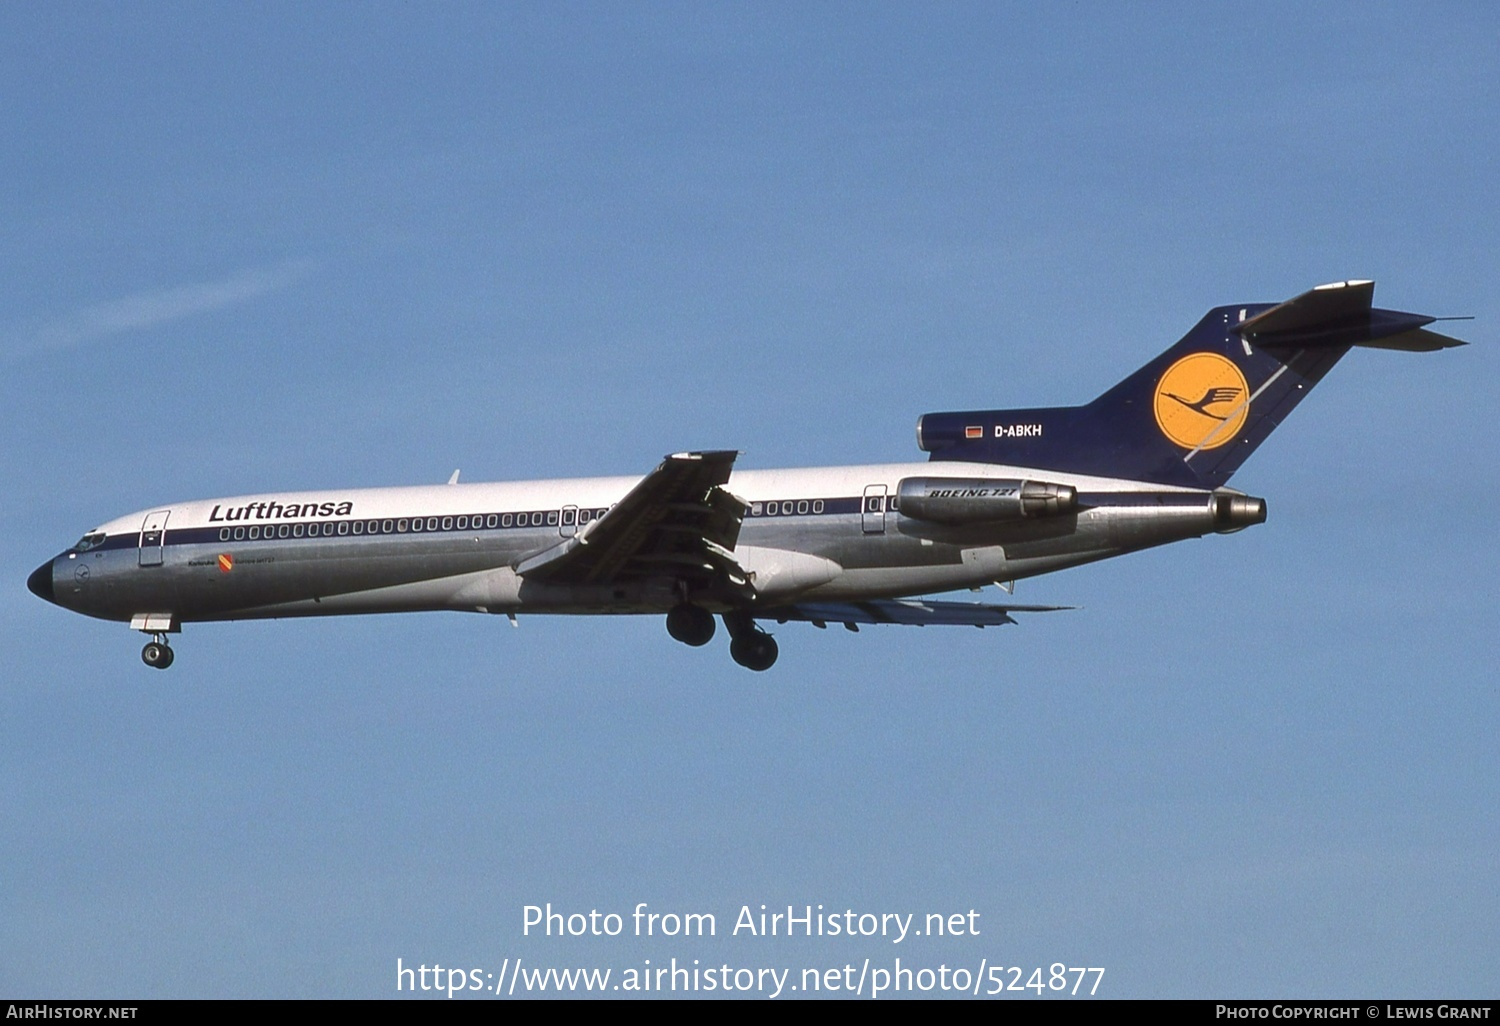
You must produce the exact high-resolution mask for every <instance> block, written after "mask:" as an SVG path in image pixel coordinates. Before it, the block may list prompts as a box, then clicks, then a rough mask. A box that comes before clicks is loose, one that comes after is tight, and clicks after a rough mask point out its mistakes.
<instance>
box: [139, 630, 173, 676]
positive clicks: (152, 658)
mask: <svg viewBox="0 0 1500 1026" xmlns="http://www.w3.org/2000/svg"><path fill="white" fill-rule="evenodd" d="M172 659H173V656H172V646H171V645H168V644H167V636H166V635H165V634H153V635H151V640H150V641H148V642H146V647H145V648H143V649H141V662H143V663H145V664H146V665H147V666H149V667H151V668H152V669H155V670H165V669H166V668H167V667H168V666H171V665H172Z"/></svg>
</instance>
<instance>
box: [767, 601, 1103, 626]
mask: <svg viewBox="0 0 1500 1026" xmlns="http://www.w3.org/2000/svg"><path fill="white" fill-rule="evenodd" d="M1072 608H1073V607H1072V606H1018V605H986V604H984V603H979V602H929V601H927V600H925V599H874V600H872V601H869V602H798V603H796V604H795V605H790V606H776V607H774V608H771V609H755V610H751V615H752V616H754V617H755V618H756V619H757V620H775V621H776V622H777V623H786V622H787V621H788V620H802V621H806V622H808V623H812V624H815V625H817V626H819V627H824V626H827V625H828V624H830V623H841V624H843V625H844V626H846V627H850V628H851V629H852V627H853V625H854V624H859V623H903V624H909V625H912V626H916V627H926V626H946V627H952V626H966V627H998V626H999V625H1001V624H1006V623H1015V622H1016V621H1015V620H1013V619H1011V617H1010V614H1011V613H1052V612H1057V611H1058V610H1063V609H1072Z"/></svg>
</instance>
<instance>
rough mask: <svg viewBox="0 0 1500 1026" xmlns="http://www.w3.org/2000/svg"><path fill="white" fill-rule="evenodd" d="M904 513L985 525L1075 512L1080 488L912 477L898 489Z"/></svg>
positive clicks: (941, 521) (899, 505) (898, 505)
mask: <svg viewBox="0 0 1500 1026" xmlns="http://www.w3.org/2000/svg"><path fill="white" fill-rule="evenodd" d="M896 508H897V509H899V510H900V511H901V513H902V515H904V516H908V517H915V518H916V519H918V520H930V521H932V522H933V523H937V524H982V523H992V522H995V521H1002V520H1023V519H1029V518H1032V517H1051V516H1057V515H1058V514H1060V513H1071V512H1072V511H1073V510H1075V509H1077V508H1078V490H1077V489H1076V488H1074V487H1073V486H1072V485H1065V484H1053V483H1052V482H1049V481H1015V480H1002V479H997V478H987V477H980V478H958V477H908V478H903V479H902V481H901V484H900V485H899V486H897V490H896Z"/></svg>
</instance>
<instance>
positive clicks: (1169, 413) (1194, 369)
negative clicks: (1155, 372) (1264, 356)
mask: <svg viewBox="0 0 1500 1026" xmlns="http://www.w3.org/2000/svg"><path fill="white" fill-rule="evenodd" d="M1155 413H1156V426H1157V427H1159V428H1161V433H1162V434H1164V435H1166V436H1167V437H1168V438H1170V439H1171V440H1172V441H1173V442H1175V443H1177V444H1178V445H1180V446H1182V447H1183V448H1184V449H1217V448H1218V447H1219V446H1221V445H1223V444H1225V443H1226V442H1229V441H1232V440H1233V439H1234V436H1235V435H1237V434H1239V431H1240V428H1241V427H1243V426H1244V424H1245V418H1246V417H1247V416H1249V414H1250V386H1249V384H1247V383H1246V381H1245V375H1243V374H1241V373H1240V369H1239V368H1238V367H1236V366H1235V365H1234V364H1233V363H1232V362H1231V361H1229V360H1227V359H1225V358H1224V357H1222V356H1220V355H1218V354H1217V353H1193V354H1192V355H1190V356H1184V357H1183V358H1182V359H1180V360H1178V361H1177V362H1176V363H1174V364H1172V366H1170V367H1168V368H1167V372H1166V373H1165V374H1163V375H1162V376H1161V380H1160V381H1158V382H1157V383H1156V402H1155Z"/></svg>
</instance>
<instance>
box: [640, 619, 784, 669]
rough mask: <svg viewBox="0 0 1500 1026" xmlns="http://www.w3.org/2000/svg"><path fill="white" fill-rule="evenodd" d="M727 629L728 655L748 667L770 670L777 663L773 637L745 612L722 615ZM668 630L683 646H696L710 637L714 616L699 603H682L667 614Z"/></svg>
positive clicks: (710, 639)
mask: <svg viewBox="0 0 1500 1026" xmlns="http://www.w3.org/2000/svg"><path fill="white" fill-rule="evenodd" d="M724 626H725V627H727V628H729V655H730V658H732V659H733V660H734V661H735V662H737V663H739V664H740V665H741V666H743V667H745V668H746V669H747V670H757V671H759V670H769V669H770V668H771V667H772V665H773V664H775V662H776V656H777V655H778V649H777V648H776V639H775V638H773V637H771V635H769V634H767V633H766V632H765V631H763V630H761V629H760V628H759V627H757V626H755V619H754V617H752V616H751V615H750V614H749V613H746V612H742V611H741V612H733V613H725V614H724ZM667 633H668V634H670V635H672V637H673V638H675V639H677V640H678V641H680V642H682V643H683V644H684V645H692V646H694V647H695V648H696V647H698V646H700V645H706V644H708V643H709V642H710V641H712V640H713V636H714V615H713V614H712V613H710V612H709V611H708V610H706V609H704V608H703V607H702V606H695V605H693V604H691V603H689V602H684V603H682V605H680V606H674V607H673V608H672V610H671V611H670V612H668V613H667Z"/></svg>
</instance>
